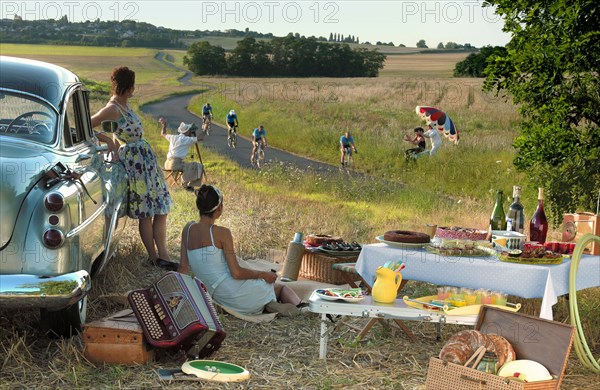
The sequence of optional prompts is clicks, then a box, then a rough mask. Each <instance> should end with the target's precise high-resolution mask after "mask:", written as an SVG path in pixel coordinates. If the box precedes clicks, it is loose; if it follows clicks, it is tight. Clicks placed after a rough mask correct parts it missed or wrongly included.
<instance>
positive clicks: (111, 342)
mask: <svg viewBox="0 0 600 390" xmlns="http://www.w3.org/2000/svg"><path fill="white" fill-rule="evenodd" d="M83 342H84V346H85V347H84V351H83V354H84V356H85V357H86V358H87V359H88V360H89V361H91V362H93V363H113V364H125V365H133V364H144V363H146V362H148V361H150V360H152V359H153V358H154V350H153V349H152V348H151V347H150V346H149V345H148V343H146V340H145V338H144V334H143V332H142V327H141V326H140V324H139V323H138V320H137V318H136V317H135V315H134V314H133V311H131V310H130V309H127V310H123V311H120V312H118V313H115V314H113V315H111V316H109V317H107V318H103V319H101V320H98V321H94V322H90V323H89V324H85V325H84V327H83Z"/></svg>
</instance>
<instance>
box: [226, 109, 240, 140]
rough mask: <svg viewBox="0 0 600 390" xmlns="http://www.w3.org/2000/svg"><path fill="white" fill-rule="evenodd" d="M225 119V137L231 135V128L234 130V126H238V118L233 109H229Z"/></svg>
mask: <svg viewBox="0 0 600 390" xmlns="http://www.w3.org/2000/svg"><path fill="white" fill-rule="evenodd" d="M225 120H226V121H227V137H229V136H230V135H231V130H234V127H235V126H238V118H237V115H236V114H235V111H234V110H231V111H229V114H227V118H225Z"/></svg>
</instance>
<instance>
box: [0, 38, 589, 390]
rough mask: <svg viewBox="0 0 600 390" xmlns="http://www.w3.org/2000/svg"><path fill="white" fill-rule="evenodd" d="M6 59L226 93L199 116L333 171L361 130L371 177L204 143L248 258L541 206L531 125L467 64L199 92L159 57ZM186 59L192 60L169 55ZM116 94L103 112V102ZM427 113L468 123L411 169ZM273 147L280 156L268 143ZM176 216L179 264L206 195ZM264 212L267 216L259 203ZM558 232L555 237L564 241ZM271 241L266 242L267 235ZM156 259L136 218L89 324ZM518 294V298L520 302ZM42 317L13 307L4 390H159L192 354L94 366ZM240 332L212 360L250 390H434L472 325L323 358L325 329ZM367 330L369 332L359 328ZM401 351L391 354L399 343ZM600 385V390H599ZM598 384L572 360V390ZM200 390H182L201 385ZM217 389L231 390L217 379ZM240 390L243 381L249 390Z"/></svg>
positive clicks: (162, 149) (237, 328)
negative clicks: (165, 370) (440, 364)
mask: <svg viewBox="0 0 600 390" xmlns="http://www.w3.org/2000/svg"><path fill="white" fill-rule="evenodd" d="M1 49H2V54H3V55H15V56H22V57H27V58H33V59H39V60H45V61H49V62H53V63H57V64H59V65H62V66H65V67H67V68H69V69H71V70H73V71H74V72H76V73H77V74H78V75H80V76H82V77H84V78H85V79H86V80H89V81H90V82H95V83H99V84H98V85H100V86H101V87H100V89H101V90H104V91H106V88H107V85H108V84H107V82H108V79H109V75H110V71H111V69H112V68H113V67H114V66H116V65H127V66H129V67H131V68H132V69H133V70H135V71H136V74H137V88H136V94H135V99H133V104H134V105H136V106H139V105H142V104H144V103H147V102H150V101H155V100H157V99H159V98H161V97H163V96H168V95H170V94H178V93H184V92H185V91H199V90H201V86H200V85H212V86H214V87H215V88H216V89H215V90H212V91H210V92H205V93H203V94H201V95H200V96H199V97H198V98H196V99H195V100H194V101H193V103H192V105H191V107H190V109H191V110H192V111H195V112H200V107H201V106H202V105H203V104H204V103H205V101H207V100H208V101H210V102H211V104H212V105H213V107H214V110H215V121H216V122H218V123H224V118H225V114H226V112H227V111H229V109H231V108H234V109H236V111H237V113H238V116H239V121H240V132H241V134H242V135H244V136H248V135H249V133H250V131H251V130H252V129H253V128H254V127H256V126H257V125H258V124H259V123H263V124H264V125H265V127H266V129H267V137H268V139H269V144H270V145H271V146H274V147H278V148H281V149H285V150H289V151H290V152H293V153H297V154H300V155H305V156H308V157H310V158H313V159H315V160H319V161H324V162H328V163H331V164H333V165H337V164H338V161H339V160H338V159H339V155H338V153H339V152H338V150H337V142H338V140H339V137H340V135H341V134H342V133H343V132H344V131H345V130H346V129H348V130H350V131H352V133H353V136H354V138H355V141H356V145H357V148H358V150H359V153H358V154H357V155H356V156H355V157H356V158H355V163H356V165H357V167H358V169H359V170H361V171H362V172H363V173H365V174H364V175H356V176H352V177H349V176H346V175H335V174H334V175H327V174H317V173H306V172H300V171H297V170H294V169H288V168H284V167H279V166H274V167H267V168H266V169H263V170H261V171H256V170H251V169H246V168H243V167H240V166H238V165H237V164H235V163H233V162H231V161H229V160H228V159H226V158H225V157H222V156H220V155H218V154H216V153H215V152H214V151H212V150H209V149H206V148H202V149H201V151H202V158H203V161H204V163H205V165H206V170H207V174H208V178H209V182H210V183H212V184H216V185H218V186H219V187H220V188H221V190H222V191H223V193H224V205H225V211H224V214H223V217H222V219H221V220H220V224H222V225H224V226H228V227H230V228H231V230H232V232H233V235H234V239H235V245H236V250H237V252H238V254H239V255H240V256H242V257H244V258H246V259H253V258H269V253H270V252H269V251H268V250H269V249H271V248H274V249H284V248H286V247H287V243H288V242H289V241H290V239H291V238H292V237H293V233H294V232H296V231H302V232H304V233H306V234H308V233H321V234H335V235H340V236H342V237H344V238H345V239H346V240H348V241H359V242H365V243H369V242H373V241H374V237H375V236H377V235H380V234H382V233H383V232H384V231H386V230H390V229H407V230H419V229H421V228H423V225H424V224H426V223H436V224H438V225H458V226H466V227H476V228H484V229H485V228H487V225H488V221H489V214H490V213H491V210H492V207H493V202H494V199H495V192H496V190H497V189H502V190H504V192H505V195H506V196H507V198H506V201H505V207H508V203H509V200H508V196H509V195H510V193H511V189H512V186H513V185H514V184H520V185H522V187H523V192H524V197H523V203H524V205H525V211H526V217H527V216H530V215H531V213H532V212H533V210H534V209H535V204H536V195H537V188H535V186H534V185H532V184H531V183H530V182H529V181H528V180H527V178H526V177H525V175H524V174H522V173H519V172H516V171H515V169H514V167H513V165H512V159H513V158H514V155H515V152H514V150H513V148H512V146H511V143H512V139H513V138H514V137H515V135H516V134H517V131H518V130H517V126H518V122H519V115H518V113H517V110H516V108H515V107H514V106H513V105H512V104H510V103H507V102H504V101H502V100H500V99H496V98H494V97H493V96H488V95H486V94H484V93H482V92H481V83H482V81H481V80H479V79H455V78H452V77H451V74H452V69H453V67H454V63H455V62H456V61H458V60H460V59H462V58H464V55H463V54H456V53H451V54H447V55H442V54H427V55H425V54H411V55H396V56H389V57H388V60H387V61H386V67H385V68H384V69H383V70H382V72H381V77H379V78H374V79H316V78H315V79H275V78H269V79H242V78H229V77H194V79H193V81H194V82H195V83H196V84H197V85H195V86H190V87H182V86H179V85H178V83H177V81H176V80H177V78H178V77H180V76H181V75H182V74H183V73H179V72H174V71H173V70H172V69H171V68H170V67H168V66H166V65H164V64H161V63H159V62H158V61H156V60H154V56H155V54H156V53H155V52H154V51H152V50H147V49H130V48H127V49H120V48H119V49H108V48H87V47H85V48H79V47H54V46H53V47H46V46H42V47H40V46H33V45H5V44H2V46H1ZM167 53H168V54H169V58H170V59H171V60H172V61H173V62H174V63H176V64H181V61H182V59H183V55H184V54H185V53H184V52H182V51H174V50H169V51H167ZM106 99H108V96H107V95H105V98H104V99H103V98H102V97H100V98H99V99H98V100H96V101H93V102H92V106H93V109H94V110H95V109H98V108H100V107H102V106H103V105H104V104H105V102H106ZM416 105H431V106H435V107H439V108H442V109H444V110H446V111H447V112H448V113H449V114H450V115H451V117H452V119H453V121H454V122H455V124H456V126H457V128H458V129H459V132H460V136H461V142H460V143H459V144H458V145H454V144H450V143H449V142H447V141H446V140H444V145H443V147H442V149H441V150H440V152H439V154H438V155H436V156H435V157H433V158H423V159H420V160H419V161H417V163H416V164H407V163H405V162H404V159H403V152H404V150H405V149H407V148H408V147H409V146H408V144H407V143H406V142H403V141H402V136H403V134H404V133H406V132H409V131H410V132H412V128H413V127H415V126H418V125H421V124H422V123H421V122H420V119H419V118H418V116H417V115H416V113H415V106H416ZM143 121H144V126H145V127H144V129H145V137H146V138H147V139H148V140H149V142H150V143H151V144H152V146H153V148H154V149H155V151H156V153H157V155H158V157H159V161H161V162H162V161H164V159H165V155H166V151H167V146H168V145H167V143H166V142H165V141H164V139H162V138H161V137H160V132H159V128H158V124H157V123H156V120H155V119H153V118H149V117H144V118H143ZM267 153H268V149H267ZM172 196H173V198H174V202H175V206H174V209H173V210H172V212H171V214H170V215H169V221H170V222H169V229H168V242H169V249H170V253H171V256H172V258H173V259H178V258H179V248H180V237H181V229H182V227H183V226H184V225H185V223H186V222H187V221H190V220H193V219H196V218H197V213H196V211H195V207H194V198H193V195H192V194H190V193H189V192H186V191H183V190H181V189H178V188H173V191H172ZM257 205H261V207H257ZM558 229H559V227H558V226H556V227H554V230H553V231H552V233H551V234H552V235H553V236H554V237H555V238H558V237H559V232H558ZM257 236H260V238H261V239H260V240H257V239H256V237H257ZM144 254H145V253H144V250H143V248H142V245H141V241H140V239H139V237H138V233H137V226H136V224H135V222H134V221H130V223H129V224H128V226H127V234H126V237H125V238H124V240H123V241H122V244H121V246H120V249H119V253H118V255H117V257H116V259H114V260H115V261H114V262H113V263H112V264H111V266H110V267H107V270H106V272H104V273H103V274H102V275H99V276H100V277H99V279H98V282H97V283H96V282H95V283H94V284H93V289H92V295H91V296H90V302H89V307H90V309H89V313H88V319H91V320H94V319H98V318H101V317H104V316H106V315H108V314H109V313H112V312H115V311H117V310H120V309H122V308H123V307H124V301H123V298H124V296H125V294H126V292H127V291H129V290H131V289H134V288H139V287H146V286H147V285H148V284H149V283H151V282H152V281H154V280H155V279H156V278H157V277H158V276H160V275H161V270H160V269H158V268H155V267H151V266H148V265H146V264H142V262H141V261H140V259H143V258H144ZM431 291H432V286H430V285H427V284H423V283H414V282H411V283H409V284H408V285H407V292H408V293H409V295H410V294H414V296H421V295H428V293H429V292H431ZM513 300H516V299H513ZM578 300H579V302H585V303H586V304H585V305H583V304H582V310H584V309H583V307H584V306H585V312H582V313H581V316H582V318H583V319H584V321H585V325H584V327H585V329H586V334H590V337H589V338H588V343H590V347H591V348H592V350H593V351H595V352H596V356H597V355H598V351H600V333H598V328H597V326H596V325H595V324H597V323H598V322H599V321H600V308H599V306H598V302H599V299H598V289H591V290H587V291H583V292H580V293H578ZM519 301H520V302H523V303H524V305H525V306H524V308H523V309H522V310H521V311H522V312H526V313H529V314H536V313H537V310H538V308H539V304H540V300H535V299H534V300H519ZM555 308H556V311H555V319H557V320H559V321H568V317H569V312H568V301H567V300H566V299H564V297H562V298H561V299H559V303H558V304H557V305H556V306H555ZM36 321H37V312H35V311H27V310H23V311H20V312H19V313H9V312H5V311H2V312H0V367H1V373H0V389H4V388H6V389H9V388H11V389H12V388H29V387H37V388H57V387H69V388H160V387H163V386H166V384H165V383H164V382H160V381H159V380H158V379H157V375H156V373H155V370H156V369H158V368H159V367H176V366H177V364H181V363H182V362H183V360H182V359H183V358H182V356H179V355H176V356H172V355H160V356H159V357H158V360H157V361H156V362H152V363H149V364H146V365H141V366H136V367H130V368H127V367H121V366H110V365H105V366H103V365H94V364H92V363H90V362H88V361H87V360H86V359H85V357H83V355H82V352H81V350H82V340H81V338H80V337H75V338H73V339H71V340H59V341H55V340H52V339H49V338H47V337H46V336H44V335H42V334H41V333H40V331H39V330H38V329H37V322H36ZM222 321H223V323H224V325H225V328H226V330H227V338H226V341H225V343H224V345H223V346H222V347H221V349H220V350H219V351H218V352H217V353H216V354H215V356H214V358H215V359H217V360H222V361H229V362H233V363H236V364H239V365H242V366H244V367H246V368H248V369H249V370H250V371H251V373H252V379H251V381H250V382H248V383H247V384H244V385H243V386H247V387H252V388H269V389H270V388H274V387H279V388H310V389H333V388H353V389H354V388H356V389H364V388H401V389H422V388H424V383H425V377H426V372H427V364H428V360H429V357H430V356H434V355H436V354H437V353H438V352H439V349H440V348H441V346H442V345H443V344H444V341H443V340H445V339H447V338H448V337H449V336H450V335H452V334H453V333H454V332H456V331H457V330H458V329H462V328H460V327H453V326H444V327H443V328H442V332H443V334H442V336H443V337H442V341H437V340H435V330H434V328H433V326H432V325H431V324H426V323H418V322H414V321H411V322H408V323H407V325H408V326H409V327H410V328H411V329H412V330H413V331H414V332H415V333H416V334H417V335H419V336H421V337H419V340H418V341H417V342H415V343H408V342H407V339H406V338H405V336H403V335H402V334H400V333H399V332H396V331H394V330H393V329H390V328H384V327H379V326H376V327H374V328H373V330H372V332H371V333H370V336H369V337H368V338H367V339H366V340H365V341H363V342H361V343H360V344H356V343H353V338H354V336H355V335H356V332H354V331H352V329H350V328H347V329H344V330H340V331H339V333H336V334H335V335H334V336H332V337H331V338H330V343H329V355H328V356H329V359H328V360H327V361H326V362H321V361H318V359H316V357H317V352H318V328H319V319H318V316H316V315H312V316H311V315H309V316H305V317H302V318H296V319H287V318H279V319H277V320H275V321H274V322H272V323H269V324H251V323H246V322H244V321H241V320H238V319H236V318H235V317H232V316H229V315H225V316H223V317H222ZM354 325H355V326H361V325H364V319H360V318H358V319H356V320H355V321H354ZM390 346H393V348H390ZM590 386H591V387H590ZM594 386H600V377H599V376H597V375H596V376H595V375H591V374H590V373H589V372H587V371H586V370H585V369H584V368H582V366H581V364H580V363H579V362H578V360H577V358H576V356H575V355H574V354H572V356H571V357H570V359H569V364H568V366H567V375H566V377H565V379H564V381H563V387H562V388H564V389H587V388H593V387H594ZM188 387H189V385H187V384H186V382H179V383H175V384H171V385H169V388H188ZM203 388H215V389H222V388H231V387H230V386H227V385H219V384H214V383H203ZM236 388H238V387H236Z"/></svg>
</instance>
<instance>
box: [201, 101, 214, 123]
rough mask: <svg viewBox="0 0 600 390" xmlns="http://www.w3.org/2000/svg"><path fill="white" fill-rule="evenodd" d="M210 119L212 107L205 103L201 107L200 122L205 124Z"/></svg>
mask: <svg viewBox="0 0 600 390" xmlns="http://www.w3.org/2000/svg"><path fill="white" fill-rule="evenodd" d="M211 118H212V106H211V105H210V103H209V102H206V104H205V105H204V106H202V121H203V123H204V122H206V120H207V119H211Z"/></svg>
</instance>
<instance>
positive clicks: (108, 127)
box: [101, 121, 119, 133]
mask: <svg viewBox="0 0 600 390" xmlns="http://www.w3.org/2000/svg"><path fill="white" fill-rule="evenodd" d="M101 125H102V131H104V132H106V133H114V132H115V131H117V129H118V128H119V123H118V122H117V121H102V123H101Z"/></svg>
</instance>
